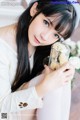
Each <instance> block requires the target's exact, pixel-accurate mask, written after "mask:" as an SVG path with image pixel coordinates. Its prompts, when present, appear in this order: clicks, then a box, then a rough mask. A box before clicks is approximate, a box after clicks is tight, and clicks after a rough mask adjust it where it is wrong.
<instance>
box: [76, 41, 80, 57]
mask: <svg viewBox="0 0 80 120" xmlns="http://www.w3.org/2000/svg"><path fill="white" fill-rule="evenodd" d="M76 45H77V52H78V56H80V41H78V42H77V44H76Z"/></svg>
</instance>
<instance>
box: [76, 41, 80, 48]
mask: <svg viewBox="0 0 80 120" xmlns="http://www.w3.org/2000/svg"><path fill="white" fill-rule="evenodd" d="M76 45H77V47H78V49H80V40H79V41H77V43H76Z"/></svg>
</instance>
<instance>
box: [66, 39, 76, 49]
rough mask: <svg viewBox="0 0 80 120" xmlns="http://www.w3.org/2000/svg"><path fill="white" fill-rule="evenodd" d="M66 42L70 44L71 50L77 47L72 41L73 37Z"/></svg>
mask: <svg viewBox="0 0 80 120" xmlns="http://www.w3.org/2000/svg"><path fill="white" fill-rule="evenodd" d="M64 43H66V44H67V45H69V46H70V48H71V51H73V50H74V49H75V48H76V43H75V42H74V41H72V40H71V39H67V40H65V41H64Z"/></svg>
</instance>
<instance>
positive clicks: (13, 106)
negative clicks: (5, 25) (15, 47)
mask: <svg viewBox="0 0 80 120" xmlns="http://www.w3.org/2000/svg"><path fill="white" fill-rule="evenodd" d="M42 106H43V103H42V99H41V98H40V97H39V96H38V95H37V92H36V89H35V86H33V87H30V88H28V89H25V90H21V91H16V92H11V84H10V80H9V62H8V60H7V58H6V57H5V56H4V55H3V54H2V53H1V52H0V112H17V111H21V110H27V109H36V108H41V107H42Z"/></svg>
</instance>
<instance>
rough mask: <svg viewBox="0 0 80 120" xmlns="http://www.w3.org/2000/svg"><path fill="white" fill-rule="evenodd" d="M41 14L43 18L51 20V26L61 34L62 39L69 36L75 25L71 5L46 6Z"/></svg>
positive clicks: (74, 13)
mask: <svg viewBox="0 0 80 120" xmlns="http://www.w3.org/2000/svg"><path fill="white" fill-rule="evenodd" d="M43 6H44V5H43ZM39 7H40V6H38V9H39ZM41 12H42V13H43V14H44V16H45V17H51V18H53V21H52V24H53V27H54V29H55V30H56V31H57V32H58V33H59V34H61V33H63V34H62V37H63V38H64V39H67V38H69V37H70V36H71V34H72V32H73V29H74V27H75V24H76V12H75V9H74V7H73V6H72V5H71V4H65V5H64V4H51V3H50V4H48V5H47V4H46V5H45V7H43V9H42V11H41Z"/></svg>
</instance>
